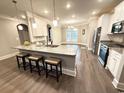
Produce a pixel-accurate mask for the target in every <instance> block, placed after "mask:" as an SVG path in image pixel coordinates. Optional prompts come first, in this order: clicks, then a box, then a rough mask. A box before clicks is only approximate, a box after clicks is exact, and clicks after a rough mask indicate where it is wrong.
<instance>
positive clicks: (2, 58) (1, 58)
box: [0, 52, 18, 60]
mask: <svg viewBox="0 0 124 93" xmlns="http://www.w3.org/2000/svg"><path fill="white" fill-rule="evenodd" d="M17 53H18V52H15V53H12V54H7V55H4V56H1V57H0V60H4V59H8V58H10V57H13V56H15V55H16V54H17Z"/></svg>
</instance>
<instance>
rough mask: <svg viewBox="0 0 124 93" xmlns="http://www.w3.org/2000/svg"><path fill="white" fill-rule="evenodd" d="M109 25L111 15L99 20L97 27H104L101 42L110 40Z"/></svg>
mask: <svg viewBox="0 0 124 93" xmlns="http://www.w3.org/2000/svg"><path fill="white" fill-rule="evenodd" d="M109 24H110V14H103V15H102V16H101V17H100V18H99V19H98V25H97V27H102V30H101V37H100V40H109V38H108V36H107V34H108V28H109Z"/></svg>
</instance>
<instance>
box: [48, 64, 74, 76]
mask: <svg viewBox="0 0 124 93" xmlns="http://www.w3.org/2000/svg"><path fill="white" fill-rule="evenodd" d="M48 69H49V70H50V66H48ZM59 69H60V68H59ZM62 73H63V74H65V75H68V76H72V77H76V69H75V70H70V69H65V68H62Z"/></svg>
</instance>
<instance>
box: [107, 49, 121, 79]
mask: <svg viewBox="0 0 124 93" xmlns="http://www.w3.org/2000/svg"><path fill="white" fill-rule="evenodd" d="M120 61H121V54H120V53H118V52H116V51H114V50H110V51H109V57H108V62H107V67H108V69H109V70H110V72H111V73H112V75H113V76H114V77H115V76H116V74H117V72H118V69H119V64H120Z"/></svg>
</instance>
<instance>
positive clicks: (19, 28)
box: [12, 0, 23, 30]
mask: <svg viewBox="0 0 124 93" xmlns="http://www.w3.org/2000/svg"><path fill="white" fill-rule="evenodd" d="M12 3H13V4H14V5H15V10H16V18H17V20H18V24H20V22H19V18H18V8H17V1H16V0H12ZM17 29H18V30H23V26H22V25H17Z"/></svg>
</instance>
